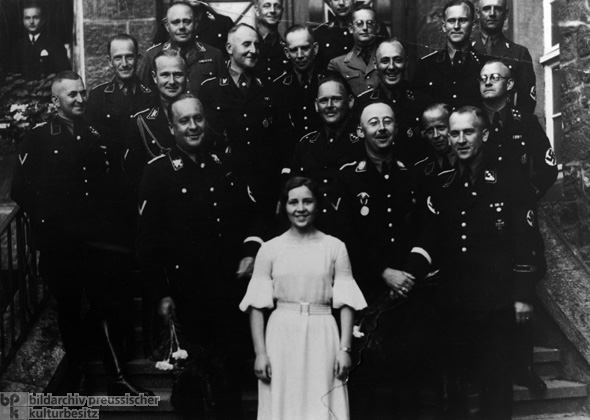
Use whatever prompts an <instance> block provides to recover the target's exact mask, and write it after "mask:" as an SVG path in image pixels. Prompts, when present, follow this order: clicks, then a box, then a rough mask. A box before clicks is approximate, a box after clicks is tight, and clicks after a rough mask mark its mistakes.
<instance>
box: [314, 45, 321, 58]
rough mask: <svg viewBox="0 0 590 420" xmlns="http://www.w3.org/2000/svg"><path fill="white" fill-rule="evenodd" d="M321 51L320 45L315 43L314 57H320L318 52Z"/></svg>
mask: <svg viewBox="0 0 590 420" xmlns="http://www.w3.org/2000/svg"><path fill="white" fill-rule="evenodd" d="M319 51H320V44H318V43H317V42H314V43H313V55H314V56H315V55H318V52H319Z"/></svg>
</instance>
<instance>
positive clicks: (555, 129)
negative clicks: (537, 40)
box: [539, 0, 562, 150]
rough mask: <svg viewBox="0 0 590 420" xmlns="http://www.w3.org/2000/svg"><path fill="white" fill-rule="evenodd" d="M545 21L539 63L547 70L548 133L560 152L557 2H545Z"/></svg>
mask: <svg viewBox="0 0 590 420" xmlns="http://www.w3.org/2000/svg"><path fill="white" fill-rule="evenodd" d="M543 21H544V22H543V23H544V24H543V32H544V55H543V56H542V57H541V59H540V60H539V61H540V63H541V64H542V65H543V66H544V68H545V122H546V131H547V136H548V137H549V140H550V141H551V145H552V146H553V148H554V149H556V150H559V146H560V141H561V135H562V121H561V89H560V81H559V80H560V79H559V26H558V20H557V0H543Z"/></svg>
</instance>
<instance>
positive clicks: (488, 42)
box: [484, 36, 494, 56]
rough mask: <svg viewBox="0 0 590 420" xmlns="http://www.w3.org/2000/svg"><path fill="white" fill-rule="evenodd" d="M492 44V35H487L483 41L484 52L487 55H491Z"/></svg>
mask: <svg viewBox="0 0 590 420" xmlns="http://www.w3.org/2000/svg"><path fill="white" fill-rule="evenodd" d="M493 46H494V43H493V41H492V37H490V36H488V37H487V38H486V42H485V44H484V48H485V50H486V54H487V55H490V56H491V55H492V47H493Z"/></svg>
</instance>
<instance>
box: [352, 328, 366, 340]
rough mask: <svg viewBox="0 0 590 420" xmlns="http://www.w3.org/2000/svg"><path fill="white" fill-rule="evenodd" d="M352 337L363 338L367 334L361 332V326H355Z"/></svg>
mask: <svg viewBox="0 0 590 420" xmlns="http://www.w3.org/2000/svg"><path fill="white" fill-rule="evenodd" d="M352 335H353V336H354V337H356V338H361V337H364V336H365V333H364V332H362V331H361V327H360V325H355V326H354V327H352Z"/></svg>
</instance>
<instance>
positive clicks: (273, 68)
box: [254, 34, 291, 85]
mask: <svg viewBox="0 0 590 420" xmlns="http://www.w3.org/2000/svg"><path fill="white" fill-rule="evenodd" d="M269 36H271V35H270V34H269V35H267V37H269ZM259 38H260V53H259V56H258V61H257V62H256V66H255V67H254V72H255V73H256V75H257V76H258V77H260V79H261V80H262V82H263V83H264V84H265V85H270V84H271V83H272V81H273V80H274V79H276V78H277V77H279V76H280V75H281V74H283V73H284V72H286V71H287V70H288V69H289V67H291V63H289V60H288V59H287V56H286V55H285V46H286V44H285V41H284V40H283V38H281V36H280V35H278V34H277V36H276V38H274V39H273V41H272V42H271V41H270V40H269V41H268V42H266V41H265V40H264V39H263V38H262V36H259Z"/></svg>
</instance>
